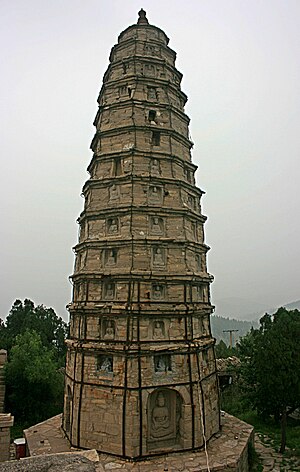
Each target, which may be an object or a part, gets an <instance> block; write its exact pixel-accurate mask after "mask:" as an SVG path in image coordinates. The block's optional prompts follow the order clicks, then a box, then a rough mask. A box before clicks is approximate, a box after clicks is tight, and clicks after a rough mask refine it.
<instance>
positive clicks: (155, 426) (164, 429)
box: [151, 392, 172, 438]
mask: <svg viewBox="0 0 300 472" xmlns="http://www.w3.org/2000/svg"><path fill="white" fill-rule="evenodd" d="M171 432H172V425H171V417H170V411H169V408H168V406H167V404H166V398H165V396H164V394H163V392H159V394H158V395H157V397H156V405H155V407H154V408H153V410H152V420H151V436H152V437H153V438H164V437H165V436H168V435H169V434H170V433H171Z"/></svg>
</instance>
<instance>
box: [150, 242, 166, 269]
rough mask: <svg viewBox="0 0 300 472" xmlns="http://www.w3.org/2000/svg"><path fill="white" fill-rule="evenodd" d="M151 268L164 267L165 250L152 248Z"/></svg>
mask: <svg viewBox="0 0 300 472" xmlns="http://www.w3.org/2000/svg"><path fill="white" fill-rule="evenodd" d="M152 262H153V266H155V267H161V266H164V265H165V250H164V249H163V248H161V247H154V248H153V249H152Z"/></svg>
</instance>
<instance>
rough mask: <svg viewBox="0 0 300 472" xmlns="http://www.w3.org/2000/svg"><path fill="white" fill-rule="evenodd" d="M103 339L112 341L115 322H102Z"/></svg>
mask: <svg viewBox="0 0 300 472" xmlns="http://www.w3.org/2000/svg"><path fill="white" fill-rule="evenodd" d="M103 328H104V329H103V331H104V336H103V339H114V337H115V322H114V321H112V320H104V322H103Z"/></svg>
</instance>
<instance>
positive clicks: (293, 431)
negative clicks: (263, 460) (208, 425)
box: [221, 385, 300, 457]
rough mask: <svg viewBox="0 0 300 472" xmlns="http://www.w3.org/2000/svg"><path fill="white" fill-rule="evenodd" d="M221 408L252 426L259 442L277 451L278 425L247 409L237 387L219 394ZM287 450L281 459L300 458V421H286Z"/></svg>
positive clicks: (278, 443)
mask: <svg viewBox="0 0 300 472" xmlns="http://www.w3.org/2000/svg"><path fill="white" fill-rule="evenodd" d="M221 408H222V410H225V411H226V412H227V413H229V414H231V415H234V416H237V417H238V418H240V419H241V420H243V421H245V422H246V423H249V424H251V425H252V426H254V428H255V431H256V432H257V433H258V434H260V435H261V440H262V442H264V443H265V444H266V445H268V446H272V447H273V448H275V449H276V450H277V451H278V450H279V448H280V441H281V429H280V424H277V423H275V421H274V419H273V418H266V419H265V418H262V417H261V416H259V415H258V414H257V413H256V412H255V411H253V410H250V409H249V408H247V407H246V406H245V405H244V404H243V402H242V396H241V394H240V390H239V388H238V386H237V385H232V386H230V387H228V388H227V389H226V390H225V391H223V392H222V394H221ZM286 446H287V450H286V452H285V453H284V456H283V457H290V456H300V421H297V420H294V419H293V418H288V421H287V437H286Z"/></svg>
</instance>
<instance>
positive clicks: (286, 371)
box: [239, 308, 300, 452]
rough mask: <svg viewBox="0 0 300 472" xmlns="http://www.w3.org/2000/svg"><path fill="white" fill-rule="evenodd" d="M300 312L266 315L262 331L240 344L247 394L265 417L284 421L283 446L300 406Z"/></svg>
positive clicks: (263, 318)
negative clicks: (290, 417)
mask: <svg viewBox="0 0 300 472" xmlns="http://www.w3.org/2000/svg"><path fill="white" fill-rule="evenodd" d="M299 339H300V312H299V311H298V310H292V311H288V310H286V309H285V308H280V309H279V310H278V311H277V312H276V313H275V314H274V315H268V314H266V315H264V316H263V317H262V318H261V320H260V328H259V329H252V330H251V332H250V333H249V334H248V335H247V336H245V337H244V338H242V339H241V340H240V343H239V356H240V358H241V361H242V368H241V374H242V378H243V385H244V392H245V395H246V398H247V399H248V401H249V402H250V404H251V405H252V406H253V407H254V408H255V409H256V410H257V412H258V413H260V414H261V415H262V416H264V417H267V416H271V415H273V416H274V418H275V420H280V422H281V447H280V452H284V450H285V444H286V422H287V416H288V415H289V414H290V413H292V411H294V410H295V409H297V408H299V407H300V342H299Z"/></svg>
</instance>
